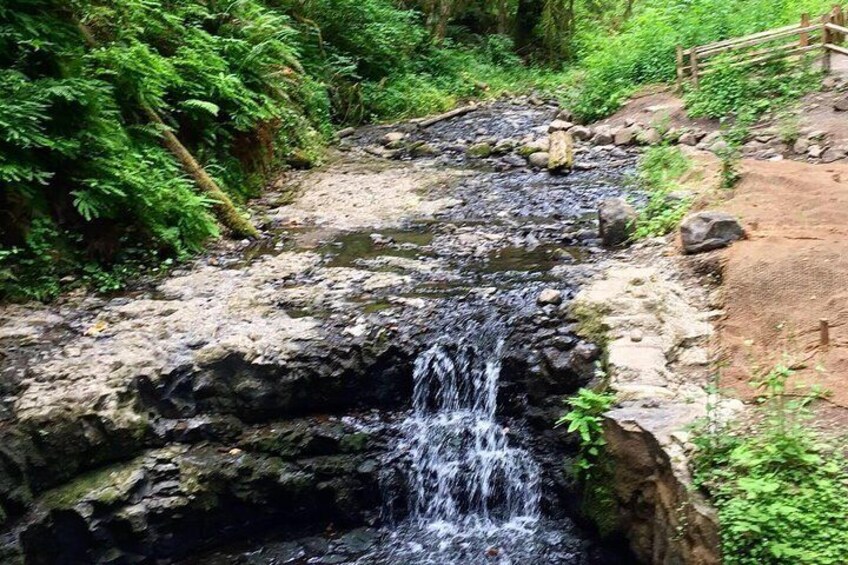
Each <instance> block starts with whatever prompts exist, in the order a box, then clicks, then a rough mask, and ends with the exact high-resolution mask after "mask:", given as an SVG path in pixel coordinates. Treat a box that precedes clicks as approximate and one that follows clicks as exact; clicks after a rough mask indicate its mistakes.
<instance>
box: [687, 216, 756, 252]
mask: <svg viewBox="0 0 848 565" xmlns="http://www.w3.org/2000/svg"><path fill="white" fill-rule="evenodd" d="M744 237H745V230H744V229H742V226H741V225H740V224H739V222H738V221H737V220H736V218H734V217H733V216H732V215H730V214H728V213H727V212H712V211H706V212H698V213H697V214H692V215H690V216H688V217H687V218H686V219H684V220H683V223H681V224H680V240H681V242H682V243H683V252H684V253H701V252H703V251H711V250H713V249H720V248H722V247H727V246H728V245H730V244H731V243H733V242H734V241H737V240H739V239H743V238H744Z"/></svg>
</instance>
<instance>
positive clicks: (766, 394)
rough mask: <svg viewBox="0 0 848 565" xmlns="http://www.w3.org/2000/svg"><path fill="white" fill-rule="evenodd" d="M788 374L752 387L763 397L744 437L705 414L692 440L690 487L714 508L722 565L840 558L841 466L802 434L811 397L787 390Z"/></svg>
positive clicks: (828, 562)
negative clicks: (706, 497) (700, 491)
mask: <svg viewBox="0 0 848 565" xmlns="http://www.w3.org/2000/svg"><path fill="white" fill-rule="evenodd" d="M790 367H791V364H790V363H784V364H779V365H777V366H776V367H774V368H773V369H771V370H769V371H768V372H766V373H765V374H763V375H761V376H760V377H758V378H756V379H755V381H754V382H753V384H754V385H755V386H757V387H758V388H760V389H761V390H762V391H763V398H762V404H761V406H760V412H761V413H760V414H758V415H759V416H761V419H760V421H759V422H758V424H757V425H756V426H755V427H754V428H753V430H752V432H751V433H750V434H743V433H742V432H740V431H738V430H732V429H731V428H730V427H728V426H726V425H725V426H721V425H717V423H716V419H715V418H714V416H715V409H714V408H712V409H711V410H710V411H709V415H708V417H707V419H706V421H705V422H703V423H701V425H700V431H699V433H697V434H696V439H695V440H694V442H695V444H696V445H697V447H698V451H697V454H696V457H695V458H694V460H693V471H694V478H695V483H696V485H697V486H699V487H701V488H703V489H705V490H706V491H707V492H708V493H709V494H710V496H711V498H712V501H713V503H714V504H715V505H716V507H717V508H718V512H719V520H720V523H721V534H722V535H721V544H722V552H723V556H724V562H725V563H727V564H728V565H754V564H758V565H759V564H762V563H771V564H787V565H788V564H793V565H796V564H810V565H812V564H815V565H837V564H841V563H844V558H845V556H846V555H848V530H846V529H845V527H844V526H845V523H846V520H848V462H846V460H845V457H844V455H843V454H842V453H841V452H840V451H839V450H838V449H837V447H836V446H834V445H829V444H828V443H826V442H823V441H822V440H821V439H820V438H818V437H816V435H815V434H814V433H813V432H811V431H810V430H809V427H808V426H807V425H806V424H807V423H808V421H809V419H810V416H811V415H810V411H809V408H808V407H809V404H810V402H812V401H813V400H814V399H816V398H817V397H818V396H819V393H818V391H816V390H815V389H811V390H809V391H807V393H806V394H802V395H797V394H796V393H795V392H794V391H792V392H790V391H787V390H786V383H787V380H788V379H789V377H790V376H791V375H792V373H793V370H792V369H791V368H790Z"/></svg>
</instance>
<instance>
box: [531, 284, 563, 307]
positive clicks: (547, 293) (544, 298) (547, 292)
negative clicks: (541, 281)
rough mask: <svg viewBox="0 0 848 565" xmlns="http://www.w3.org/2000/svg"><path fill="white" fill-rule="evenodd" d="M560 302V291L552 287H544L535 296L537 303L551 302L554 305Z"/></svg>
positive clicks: (546, 303)
mask: <svg viewBox="0 0 848 565" xmlns="http://www.w3.org/2000/svg"><path fill="white" fill-rule="evenodd" d="M561 302H562V292H561V291H559V290H556V289H554V288H546V289H544V290H543V291H542V292H540V293H539V296H538V297H537V298H536V303H537V304H539V305H542V306H544V305H548V304H553V305H554V306H556V305H558V304H560V303H561Z"/></svg>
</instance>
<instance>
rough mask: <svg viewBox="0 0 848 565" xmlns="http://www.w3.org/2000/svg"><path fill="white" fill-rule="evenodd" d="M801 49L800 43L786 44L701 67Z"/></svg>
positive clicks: (708, 63)
mask: <svg viewBox="0 0 848 565" xmlns="http://www.w3.org/2000/svg"><path fill="white" fill-rule="evenodd" d="M797 47H799V45H798V43H796V42H794V41H793V42H792V43H784V44H783V45H775V46H774V47H767V48H765V49H760V50H759V51H751V52H750V53H748V52H746V53H737V54H735V55H729V56H727V57H725V58H723V59H711V60H709V61H704V62H703V63H701V67H710V66H713V65H718V64H720V63H735V62H736V61H743V60H747V59H751V58H756V57H759V56H761V55H767V54H770V53H779V52H781V51H786V50H791V49H795V48H797ZM801 47H807V46H806V45H802V46H801ZM813 47H814V48H816V49H818V48H820V47H821V46H820V45H814V46H813Z"/></svg>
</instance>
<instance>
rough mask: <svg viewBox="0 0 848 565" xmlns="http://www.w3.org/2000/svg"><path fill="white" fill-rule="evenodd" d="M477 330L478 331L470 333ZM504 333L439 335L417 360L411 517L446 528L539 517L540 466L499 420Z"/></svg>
mask: <svg viewBox="0 0 848 565" xmlns="http://www.w3.org/2000/svg"><path fill="white" fill-rule="evenodd" d="M472 337H474V336H472ZM502 348H503V339H502V338H501V337H500V336H495V337H490V338H489V339H488V341H485V340H481V341H480V342H474V341H472V340H471V339H468V338H465V339H461V340H460V341H459V342H458V343H455V344H443V343H439V344H436V345H433V346H432V347H431V348H430V349H428V350H427V351H425V352H424V353H422V354H421V355H420V356H419V357H418V359H417V360H416V363H415V373H414V382H415V391H414V396H413V413H412V415H411V416H410V417H409V418H408V419H407V420H406V422H405V423H404V425H403V432H404V437H405V440H406V443H407V446H408V448H409V451H410V454H411V466H410V470H409V484H410V487H411V489H410V490H411V498H412V500H411V510H412V519H413V520H416V521H418V522H419V524H420V525H421V526H424V527H427V528H429V529H430V530H432V531H434V532H436V533H442V534H445V535H451V534H454V535H455V534H461V533H470V532H473V533H478V534H479V533H481V531H482V532H483V533H485V532H486V531H488V530H494V529H499V528H503V527H523V526H527V525H529V524H532V523H533V522H535V521H536V520H538V518H539V499H540V494H539V479H538V477H539V470H538V467H537V466H536V464H535V463H534V462H533V460H532V458H531V457H530V456H529V454H528V453H527V452H526V451H525V450H523V449H520V448H517V447H511V446H510V444H509V440H508V433H509V430H508V429H507V428H506V427H504V426H503V425H501V424H500V423H498V422H497V420H496V418H495V410H496V408H497V395H498V380H499V378H500V371H501V349H502Z"/></svg>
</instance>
